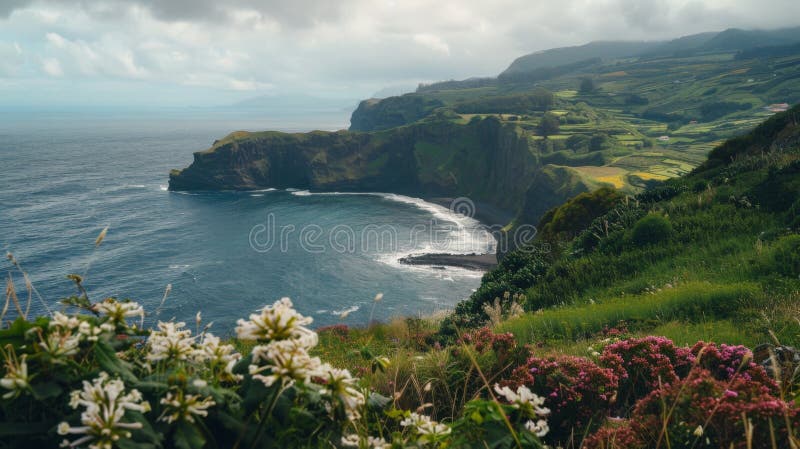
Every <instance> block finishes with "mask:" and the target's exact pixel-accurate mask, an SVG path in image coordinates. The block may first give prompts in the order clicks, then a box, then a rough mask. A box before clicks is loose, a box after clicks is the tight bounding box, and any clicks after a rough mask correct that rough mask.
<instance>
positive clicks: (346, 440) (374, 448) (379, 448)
mask: <svg viewBox="0 0 800 449" xmlns="http://www.w3.org/2000/svg"><path fill="white" fill-rule="evenodd" d="M342 446H344V447H358V448H364V449H390V448H391V447H392V445H391V443H388V442H386V440H385V439H383V438H382V437H373V436H368V437H366V438H361V437H359V436H358V435H357V434H350V435H345V436H343V437H342Z"/></svg>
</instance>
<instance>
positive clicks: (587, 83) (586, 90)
mask: <svg viewBox="0 0 800 449" xmlns="http://www.w3.org/2000/svg"><path fill="white" fill-rule="evenodd" d="M595 89H597V87H596V86H595V85H594V81H592V79H591V78H582V79H581V87H580V91H581V93H582V94H590V93H592V92H594V91H595Z"/></svg>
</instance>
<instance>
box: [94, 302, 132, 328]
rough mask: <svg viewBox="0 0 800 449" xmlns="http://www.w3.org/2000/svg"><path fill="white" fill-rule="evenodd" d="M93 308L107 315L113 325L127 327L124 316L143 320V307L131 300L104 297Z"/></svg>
mask: <svg viewBox="0 0 800 449" xmlns="http://www.w3.org/2000/svg"><path fill="white" fill-rule="evenodd" d="M93 309H94V310H95V311H97V312H100V313H102V314H104V315H106V316H108V318H109V321H110V322H111V323H112V324H114V325H121V326H124V327H127V326H128V323H127V322H126V321H125V318H129V317H134V316H136V317H141V319H142V320H144V308H143V307H142V306H140V305H139V304H138V303H135V302H133V301H117V300H116V299H114V298H106V299H104V300H103V301H102V302H100V303H97V304H95V305H94V306H93Z"/></svg>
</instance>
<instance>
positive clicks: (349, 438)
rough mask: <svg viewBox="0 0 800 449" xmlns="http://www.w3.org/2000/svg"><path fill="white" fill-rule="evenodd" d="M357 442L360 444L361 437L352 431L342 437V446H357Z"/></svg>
mask: <svg viewBox="0 0 800 449" xmlns="http://www.w3.org/2000/svg"><path fill="white" fill-rule="evenodd" d="M359 444H361V439H360V438H359V437H358V435H356V434H354V433H352V434H350V435H345V436H343V437H342V446H345V447H358V446H359Z"/></svg>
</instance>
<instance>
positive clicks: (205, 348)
mask: <svg viewBox="0 0 800 449" xmlns="http://www.w3.org/2000/svg"><path fill="white" fill-rule="evenodd" d="M197 349H198V350H197V352H195V353H194V356H195V359H196V360H197V361H198V362H200V363H203V362H208V363H210V364H211V365H212V366H222V367H225V369H226V370H228V367H230V368H231V369H232V368H233V364H234V363H236V361H238V360H239V359H240V358H242V355H241V354H239V353H238V352H236V348H234V347H233V345H223V344H220V339H219V337H216V336H214V335H213V334H210V333H208V334H204V335H203V341H202V342H201V343H200V344H199V345H198V348H197Z"/></svg>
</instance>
